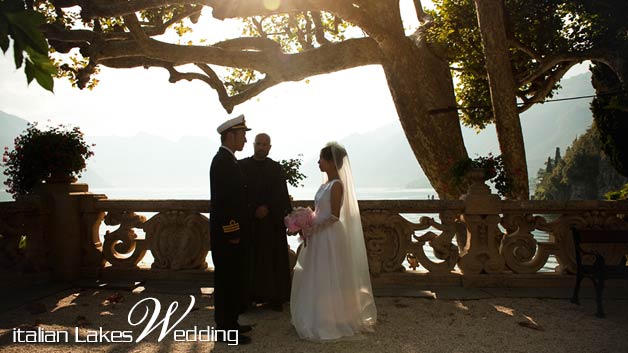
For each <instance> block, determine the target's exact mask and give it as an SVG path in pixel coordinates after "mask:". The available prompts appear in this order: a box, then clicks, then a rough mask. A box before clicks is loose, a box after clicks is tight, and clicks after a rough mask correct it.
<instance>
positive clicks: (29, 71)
mask: <svg viewBox="0 0 628 353" xmlns="http://www.w3.org/2000/svg"><path fill="white" fill-rule="evenodd" d="M25 64H26V65H24V73H25V74H26V82H27V83H28V84H30V83H31V81H33V78H35V67H34V65H33V64H32V63H31V62H30V60H26V63H25Z"/></svg>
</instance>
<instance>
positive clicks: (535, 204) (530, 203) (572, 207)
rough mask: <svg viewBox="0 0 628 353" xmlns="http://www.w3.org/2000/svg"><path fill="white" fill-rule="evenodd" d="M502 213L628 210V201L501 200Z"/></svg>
mask: <svg viewBox="0 0 628 353" xmlns="http://www.w3.org/2000/svg"><path fill="white" fill-rule="evenodd" d="M500 206H501V210H502V213H513V212H521V211H526V212H530V213H564V212H582V211H589V210H596V211H617V212H620V213H622V212H628V201H599V200H569V201H542V200H526V201H513V200H503V201H501V202H500Z"/></svg>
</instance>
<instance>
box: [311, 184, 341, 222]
mask: <svg viewBox="0 0 628 353" xmlns="http://www.w3.org/2000/svg"><path fill="white" fill-rule="evenodd" d="M336 182H340V180H337V179H336V180H332V181H330V182H327V183H325V184H323V185H321V187H320V188H319V189H318V191H317V192H316V195H315V196H314V207H315V209H314V210H315V214H316V223H320V222H323V221H326V220H328V219H329V218H330V217H331V187H332V185H333V184H334V183H336Z"/></svg>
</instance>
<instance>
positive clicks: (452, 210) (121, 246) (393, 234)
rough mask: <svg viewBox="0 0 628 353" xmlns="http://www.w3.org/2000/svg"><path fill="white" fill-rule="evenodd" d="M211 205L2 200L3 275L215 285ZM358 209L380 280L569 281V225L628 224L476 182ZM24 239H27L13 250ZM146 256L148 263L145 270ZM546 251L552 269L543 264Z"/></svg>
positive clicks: (74, 188)
mask: <svg viewBox="0 0 628 353" xmlns="http://www.w3.org/2000/svg"><path fill="white" fill-rule="evenodd" d="M209 206H210V201H209V200H109V199H107V197H106V196H105V195H96V194H91V193H89V192H88V190H87V186H86V185H84V184H71V185H65V186H53V185H50V187H48V188H44V189H43V190H40V191H39V192H38V194H37V195H36V196H30V197H28V198H23V199H20V200H19V201H16V202H2V203H0V234H1V235H2V238H0V254H1V255H2V257H1V261H2V262H0V264H1V265H2V267H3V268H4V270H3V271H4V273H18V272H35V273H37V272H45V271H48V270H50V271H51V273H52V275H53V277H54V278H55V279H57V280H65V281H71V280H76V279H79V278H101V279H104V280H107V281H114V280H129V281H145V280H151V279H160V280H182V281H199V282H202V283H206V284H207V285H211V282H212V269H211V268H210V267H209V266H208V264H207V262H206V257H207V255H208V253H209V251H211V249H210V245H209V244H210V243H209V239H210V236H211V234H210V233H209V224H208V222H209V219H208V215H209ZM294 206H313V204H312V202H311V201H297V202H294ZM359 206H360V210H361V216H362V225H363V229H364V237H365V243H366V248H367V254H368V260H369V266H370V271H371V275H372V279H373V284H374V286H376V287H377V286H394V285H409V286H419V287H420V286H435V285H442V286H469V287H487V286H504V287H538V286H544V287H552V286H561V287H562V286H571V285H572V283H573V275H572V274H573V272H574V271H575V257H574V254H573V243H572V239H571V231H570V229H571V227H572V226H575V227H577V228H581V229H585V228H598V229H621V230H627V231H628V222H626V221H625V220H624V218H623V216H624V215H626V214H628V202H626V201H510V200H501V199H499V197H497V195H492V194H490V192H489V191H488V188H486V189H484V188H481V187H480V188H476V189H475V190H470V192H469V194H467V195H465V196H464V197H463V198H462V199H461V200H376V201H360V202H359ZM105 229H107V230H105ZM22 236H25V237H26V245H25V246H24V244H22V245H23V246H22V248H20V246H19V242H20V239H22ZM596 250H597V251H601V252H604V253H605V254H606V255H607V259H611V261H617V263H619V262H621V261H624V262H625V261H626V254H627V253H628V249H627V248H620V247H614V246H599V247H598V248H597V249H596ZM147 253H150V254H151V255H152V257H153V258H154V261H153V262H152V264H151V266H150V268H146V267H140V266H139V265H138V264H139V263H140V261H141V260H142V259H143V258H144V257H145V256H146V254H147ZM291 256H292V263H294V260H295V254H294V252H292V253H291ZM609 256H610V257H609ZM550 257H552V258H555V260H556V262H557V265H556V266H555V268H551V269H548V268H547V265H548V259H550Z"/></svg>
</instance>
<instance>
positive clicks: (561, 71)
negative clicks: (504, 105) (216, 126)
mask: <svg viewBox="0 0 628 353" xmlns="http://www.w3.org/2000/svg"><path fill="white" fill-rule="evenodd" d="M576 63H577V61H570V62H565V63H561V64H560V66H559V67H558V68H557V69H556V70H554V72H552V73H551V74H550V75H549V77H548V78H547V79H545V80H544V81H543V86H542V87H540V88H538V89H536V90H535V91H534V95H533V96H532V97H531V98H527V97H525V96H523V97H522V96H519V98H521V99H522V100H523V101H524V102H523V105H521V106H519V107H518V110H519V114H521V113H523V112H525V111H526V110H528V109H530V107H532V106H533V105H534V104H536V103H539V102H542V101H543V100H544V99H545V97H547V95H548V94H549V93H550V92H551V91H552V90H553V89H554V85H556V83H557V82H558V81H560V79H561V78H562V77H563V76H564V75H565V73H567V71H569V69H571V67H572V66H574V65H575V64H576Z"/></svg>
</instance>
